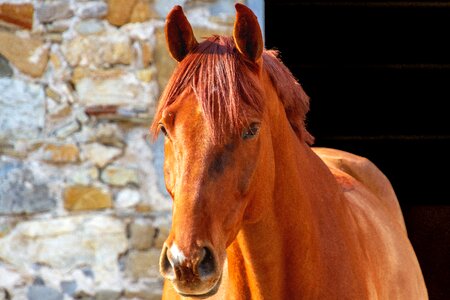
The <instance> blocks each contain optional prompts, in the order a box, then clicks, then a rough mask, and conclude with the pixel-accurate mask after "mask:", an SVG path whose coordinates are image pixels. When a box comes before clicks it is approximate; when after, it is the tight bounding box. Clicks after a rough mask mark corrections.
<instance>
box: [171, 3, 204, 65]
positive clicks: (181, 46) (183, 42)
mask: <svg viewBox="0 0 450 300" xmlns="http://www.w3.org/2000/svg"><path fill="white" fill-rule="evenodd" d="M164 30H165V33H166V42H167V47H168V48H169V52H170V55H172V57H173V58H175V59H176V60H177V61H182V60H183V58H184V57H185V56H186V55H187V54H188V53H189V52H190V51H191V50H192V49H193V48H194V47H195V46H196V45H197V44H198V43H197V40H196V39H195V36H194V32H193V31H192V27H191V24H190V23H189V21H188V20H187V18H186V16H185V15H184V13H183V9H182V8H181V6H179V5H176V6H174V8H172V10H171V11H170V13H169V14H168V15H167V19H166V26H165V29H164Z"/></svg>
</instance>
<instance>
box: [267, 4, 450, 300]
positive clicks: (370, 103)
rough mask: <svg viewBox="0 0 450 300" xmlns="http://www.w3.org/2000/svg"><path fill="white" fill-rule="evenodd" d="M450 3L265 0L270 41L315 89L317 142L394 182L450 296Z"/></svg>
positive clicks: (309, 89) (426, 260)
mask: <svg viewBox="0 0 450 300" xmlns="http://www.w3.org/2000/svg"><path fill="white" fill-rule="evenodd" d="M449 28H450V2H419V1H370V2H367V1H357V0H353V1H321V0H316V1H300V0H296V1H295V0H291V1H287V0H266V1H265V43H266V48H268V49H273V48H275V49H278V50H279V51H280V52H281V58H282V60H283V61H284V63H285V64H286V65H287V66H288V68H290V70H291V71H292V73H293V74H294V75H295V76H296V78H298V80H299V81H300V82H301V83H302V85H303V87H304V89H305V91H306V93H307V94H308V95H309V96H310V97H311V111H310V113H309V114H308V118H307V124H308V128H309V131H310V132H311V133H312V134H313V135H314V136H315V138H316V142H315V146H321V147H331V148H338V149H342V150H346V151H350V152H352V153H355V154H358V155H361V156H364V157H367V158H369V159H370V160H371V161H373V162H374V163H375V164H376V165H377V166H378V167H379V168H380V169H381V170H382V171H383V172H384V173H385V174H386V176H387V177H388V178H389V180H390V181H391V183H392V185H393V187H394V189H395V191H396V193H397V196H398V199H399V201H400V205H401V207H402V210H403V214H404V217H405V221H406V225H407V227H408V233H409V237H410V239H411V242H412V244H413V246H414V248H415V251H416V254H417V256H418V258H419V262H420V264H421V267H422V271H423V273H424V276H425V280H426V284H427V287H428V292H429V296H430V299H449V298H448V297H449V296H450V284H449V283H450V281H449V280H450V279H449V278H450V196H449V188H450V175H449V172H450V117H449V112H450V110H449V109H448V108H447V107H448V105H449V102H450V56H449V53H450V43H448V37H449V35H448V29H449Z"/></svg>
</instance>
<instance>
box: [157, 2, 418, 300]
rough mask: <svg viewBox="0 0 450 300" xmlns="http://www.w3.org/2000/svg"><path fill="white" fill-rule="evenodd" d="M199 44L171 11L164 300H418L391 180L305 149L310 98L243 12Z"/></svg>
mask: <svg viewBox="0 0 450 300" xmlns="http://www.w3.org/2000/svg"><path fill="white" fill-rule="evenodd" d="M236 10H237V16H236V22H235V25H234V31H233V37H222V36H213V37H210V38H208V39H206V40H204V41H203V42H201V43H198V42H197V40H196V39H195V37H194V34H193V31H192V28H191V25H190V24H189V22H188V20H187V19H186V17H185V15H184V13H183V11H182V9H181V7H179V6H176V7H174V8H173V10H172V11H171V12H170V14H169V15H168V17H167V21H166V27H165V32H166V38H167V43H168V48H169V51H170V53H171V55H172V57H173V58H175V59H176V60H177V61H179V64H178V67H177V69H176V70H175V72H174V74H173V76H172V78H171V80H170V82H169V84H168V86H167V87H166V89H165V91H164V93H163V95H162V98H161V102H160V105H159V108H158V110H157V113H156V116H155V120H154V123H153V125H152V131H153V133H154V134H155V135H156V134H157V133H158V132H159V131H161V132H163V133H164V134H165V135H166V138H165V163H164V172H165V181H166V186H167V190H168V191H169V193H170V195H171V196H172V198H173V221H172V229H171V232H170V234H169V237H168V238H167V240H166V242H165V245H164V247H163V250H162V253H161V259H160V270H161V273H162V275H163V276H164V277H165V279H166V283H165V286H164V292H163V298H164V299H184V298H185V297H186V298H210V299H270V300H273V299H275V300H276V299H358V300H360V299H406V300H412V299H414V300H417V299H427V291H426V287H425V284H424V280H423V277H422V273H421V270H420V267H419V264H418V262H417V258H416V256H415V253H414V250H413V248H412V247H411V244H410V242H409V240H408V237H407V233H406V229H405V224H404V221H403V217H402V214H401V211H400V208H399V205H398V202H397V199H396V197H395V194H394V192H393V190H392V188H391V185H390V183H389V181H388V180H387V179H386V178H385V177H384V175H383V174H382V173H381V172H380V171H379V170H378V169H377V168H376V167H375V166H374V165H373V164H372V163H370V162H369V161H368V160H366V159H363V158H361V157H358V156H355V155H352V154H349V153H345V152H341V151H338V150H332V149H313V148H311V147H310V146H309V144H311V143H312V137H311V136H310V134H309V133H308V132H307V130H306V129H305V124H304V120H305V114H306V113H307V111H308V108H309V99H308V97H307V96H306V94H305V93H304V91H303V89H302V87H301V86H300V84H298V82H297V81H296V80H295V78H294V77H293V76H292V74H291V73H290V72H289V70H288V69H287V68H286V67H285V66H284V65H283V64H282V63H281V61H280V60H279V59H278V58H277V53H276V52H274V51H267V50H264V47H263V40H262V34H261V29H260V27H259V25H258V22H257V19H256V17H255V15H254V14H253V12H252V11H251V10H250V9H248V8H247V7H246V6H244V5H242V4H236Z"/></svg>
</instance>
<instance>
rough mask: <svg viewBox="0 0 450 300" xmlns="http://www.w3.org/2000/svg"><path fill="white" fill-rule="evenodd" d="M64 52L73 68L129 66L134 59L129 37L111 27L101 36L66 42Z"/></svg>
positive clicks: (78, 38)
mask: <svg viewBox="0 0 450 300" xmlns="http://www.w3.org/2000/svg"><path fill="white" fill-rule="evenodd" d="M99 50H101V51H99ZM62 51H63V54H64V56H65V57H66V59H67V61H68V63H69V64H70V65H71V66H72V67H76V66H81V67H104V68H107V67H109V66H111V65H116V64H124V65H129V64H130V63H131V61H132V58H133V51H132V48H131V40H130V38H129V36H128V35H127V34H125V33H124V32H122V31H120V30H118V29H115V28H110V27H108V28H107V30H105V31H103V32H102V33H101V34H95V35H94V34H91V35H85V36H76V37H75V38H73V39H71V40H68V41H64V42H63V44H62Z"/></svg>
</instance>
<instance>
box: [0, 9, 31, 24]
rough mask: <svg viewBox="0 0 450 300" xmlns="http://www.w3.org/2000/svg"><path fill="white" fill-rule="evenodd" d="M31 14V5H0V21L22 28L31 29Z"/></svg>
mask: <svg viewBox="0 0 450 300" xmlns="http://www.w3.org/2000/svg"><path fill="white" fill-rule="evenodd" d="M33 13H34V7H33V4H31V3H0V20H2V21H5V22H8V23H11V24H14V25H17V26H19V27H22V28H26V29H31V28H32V27H33Z"/></svg>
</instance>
